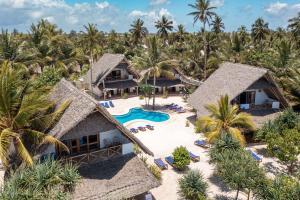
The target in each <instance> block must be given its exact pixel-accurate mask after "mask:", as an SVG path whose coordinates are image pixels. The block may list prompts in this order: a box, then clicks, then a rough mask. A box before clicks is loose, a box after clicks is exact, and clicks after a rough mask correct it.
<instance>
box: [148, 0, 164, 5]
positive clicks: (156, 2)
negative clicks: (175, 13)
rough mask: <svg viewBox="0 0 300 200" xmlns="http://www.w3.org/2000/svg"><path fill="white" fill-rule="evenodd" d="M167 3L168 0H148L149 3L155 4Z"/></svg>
mask: <svg viewBox="0 0 300 200" xmlns="http://www.w3.org/2000/svg"><path fill="white" fill-rule="evenodd" d="M165 3H168V0H150V5H152V6H157V5H162V4H165Z"/></svg>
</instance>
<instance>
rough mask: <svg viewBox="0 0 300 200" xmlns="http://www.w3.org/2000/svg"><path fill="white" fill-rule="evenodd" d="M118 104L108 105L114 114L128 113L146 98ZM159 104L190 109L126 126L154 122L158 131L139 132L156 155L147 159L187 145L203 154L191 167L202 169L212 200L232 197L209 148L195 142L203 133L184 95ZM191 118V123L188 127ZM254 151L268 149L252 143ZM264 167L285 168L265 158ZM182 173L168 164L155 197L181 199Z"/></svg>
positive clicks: (138, 136)
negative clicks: (164, 118) (197, 131)
mask: <svg viewBox="0 0 300 200" xmlns="http://www.w3.org/2000/svg"><path fill="white" fill-rule="evenodd" d="M113 102H114V105H115V107H114V108H109V109H108V111H109V112H110V113H111V114H113V115H121V114H126V113H127V112H128V110H129V109H130V108H134V107H143V106H144V104H145V101H144V100H140V99H139V98H138V97H134V98H129V99H118V100H113ZM156 102H157V106H158V107H160V108H161V107H163V106H164V105H166V104H170V103H176V104H178V105H180V106H182V107H184V108H185V109H187V110H188V112H186V113H182V114H178V113H174V112H170V111H168V114H169V115H170V119H169V120H167V121H164V122H149V121H144V120H135V121H131V122H128V123H125V124H124V125H125V126H126V127H127V128H132V127H136V126H139V125H145V124H151V125H154V127H155V130H154V131H150V130H147V131H146V132H139V133H137V134H135V135H136V137H137V138H139V139H140V140H141V141H142V142H143V143H144V144H145V145H146V146H147V147H148V148H149V149H150V150H151V151H152V152H153V153H154V157H151V156H148V155H147V157H148V162H149V163H153V159H154V158H159V157H160V158H162V159H163V160H164V157H166V156H168V155H171V154H172V152H173V150H174V149H175V148H176V147H178V146H185V147H186V148H187V149H188V150H189V151H191V152H193V153H194V154H196V155H199V156H200V162H197V163H193V162H192V163H191V164H190V165H189V167H190V168H191V169H199V170H200V171H201V172H202V173H203V176H204V178H205V179H206V181H207V183H208V185H209V188H208V194H209V197H210V198H212V199H216V197H217V196H220V197H229V198H233V197H234V196H235V193H236V191H232V190H229V189H228V188H226V187H225V186H224V184H222V182H221V181H220V180H218V178H217V177H215V176H214V175H213V169H214V167H213V166H212V165H210V164H209V163H208V160H209V156H208V152H207V150H205V149H203V148H201V147H198V146H195V145H194V141H195V140H197V139H204V138H205V137H204V135H203V134H195V132H194V125H193V123H192V122H193V120H194V119H195V114H194V113H193V112H191V110H192V108H191V107H189V106H188V105H187V103H185V102H184V101H183V99H182V98H181V97H169V98H167V99H164V98H157V99H156ZM156 111H162V112H166V110H161V109H157V110H156ZM187 121H189V126H188V127H187V126H186V123H187ZM251 148H252V149H254V150H259V152H261V151H263V150H265V146H264V145H255V146H251ZM261 165H262V166H264V167H265V169H266V171H267V172H269V173H268V174H269V175H271V176H272V175H274V173H276V172H277V171H276V170H278V171H281V170H283V168H282V166H281V165H279V164H278V162H276V159H274V158H268V157H264V158H263V161H262V163H261ZM181 176H182V173H179V172H176V171H175V170H173V169H172V167H170V166H169V169H168V170H164V171H163V172H162V178H163V181H162V185H161V186H160V187H158V188H155V189H153V190H152V191H151V193H152V194H153V196H154V197H155V199H156V200H166V199H170V200H173V199H174V200H175V199H180V197H179V195H178V193H177V191H178V184H177V183H178V178H180V177H181ZM239 199H246V194H243V193H242V192H241V194H240V195H239Z"/></svg>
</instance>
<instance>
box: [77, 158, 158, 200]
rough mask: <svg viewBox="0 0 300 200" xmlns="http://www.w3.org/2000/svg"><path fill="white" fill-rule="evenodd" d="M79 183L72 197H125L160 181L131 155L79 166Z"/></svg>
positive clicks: (103, 199)
mask: <svg viewBox="0 0 300 200" xmlns="http://www.w3.org/2000/svg"><path fill="white" fill-rule="evenodd" d="M79 172H80V175H81V176H82V181H81V183H80V184H79V185H78V186H77V187H76V189H75V193H74V196H73V198H72V199H76V200H83V199H86V200H87V199H89V200H90V199H101V200H119V199H128V198H131V197H134V196H137V195H140V194H143V193H145V192H148V191H149V190H151V189H153V188H155V187H158V186H159V185H160V183H159V182H158V181H157V180H156V178H155V177H154V176H153V175H152V174H151V172H150V171H149V170H148V169H147V168H146V167H145V165H144V163H143V162H142V161H141V160H140V159H139V158H138V157H137V156H135V155H133V154H130V155H127V156H123V157H119V158H115V159H111V160H108V161H104V162H101V163H96V164H92V165H87V166H81V167H80V168H79Z"/></svg>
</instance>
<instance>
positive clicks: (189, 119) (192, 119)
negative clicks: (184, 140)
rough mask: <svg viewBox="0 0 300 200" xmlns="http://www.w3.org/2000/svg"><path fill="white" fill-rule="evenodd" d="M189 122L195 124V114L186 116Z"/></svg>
mask: <svg viewBox="0 0 300 200" xmlns="http://www.w3.org/2000/svg"><path fill="white" fill-rule="evenodd" d="M186 119H187V120H188V121H189V122H190V123H191V124H193V125H194V126H195V124H196V120H197V115H192V116H189V117H187V118H186Z"/></svg>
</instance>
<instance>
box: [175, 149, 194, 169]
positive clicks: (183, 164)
mask: <svg viewBox="0 0 300 200" xmlns="http://www.w3.org/2000/svg"><path fill="white" fill-rule="evenodd" d="M172 155H173V159H174V163H173V165H174V166H175V167H176V169H177V170H180V171H183V170H185V169H186V168H187V166H188V165H189V164H190V162H191V157H190V154H189V151H188V150H187V149H186V148H185V147H183V146H180V147H177V148H176V149H174V151H173V153H172Z"/></svg>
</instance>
